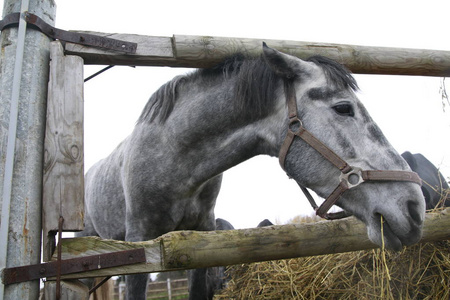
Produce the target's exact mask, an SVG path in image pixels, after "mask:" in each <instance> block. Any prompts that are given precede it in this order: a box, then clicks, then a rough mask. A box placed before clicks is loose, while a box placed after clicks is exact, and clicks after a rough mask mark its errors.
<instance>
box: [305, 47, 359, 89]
mask: <svg viewBox="0 0 450 300" xmlns="http://www.w3.org/2000/svg"><path fill="white" fill-rule="evenodd" d="M307 61H310V62H313V63H315V64H316V65H318V66H319V67H321V68H322V70H323V71H324V72H325V75H326V76H327V79H328V80H329V81H331V82H333V83H334V84H336V85H337V86H338V87H339V88H343V89H346V88H351V89H352V90H353V91H357V90H358V89H359V87H358V83H357V82H356V80H355V78H354V77H353V76H352V74H351V73H350V71H349V70H348V69H347V68H346V67H344V66H343V65H341V64H340V63H338V62H336V61H334V60H332V59H329V58H328V57H325V56H321V55H315V56H311V57H310V58H308V59H307Z"/></svg>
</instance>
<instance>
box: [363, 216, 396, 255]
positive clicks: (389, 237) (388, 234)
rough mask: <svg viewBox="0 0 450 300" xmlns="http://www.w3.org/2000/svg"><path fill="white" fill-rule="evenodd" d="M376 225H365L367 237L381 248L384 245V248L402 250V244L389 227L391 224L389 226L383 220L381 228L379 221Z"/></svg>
mask: <svg viewBox="0 0 450 300" xmlns="http://www.w3.org/2000/svg"><path fill="white" fill-rule="evenodd" d="M377 225H378V226H376V225H375V226H376V227H375V226H368V227H367V235H368V236H369V239H370V240H371V241H372V242H373V243H375V244H377V245H378V246H380V247H381V248H383V247H385V248H386V249H390V250H395V251H400V250H402V248H403V245H404V244H403V242H402V240H401V239H400V238H399V237H398V236H397V235H396V234H395V233H394V231H393V230H392V229H391V226H389V224H388V223H387V222H383V228H381V222H379V223H378V224H377Z"/></svg>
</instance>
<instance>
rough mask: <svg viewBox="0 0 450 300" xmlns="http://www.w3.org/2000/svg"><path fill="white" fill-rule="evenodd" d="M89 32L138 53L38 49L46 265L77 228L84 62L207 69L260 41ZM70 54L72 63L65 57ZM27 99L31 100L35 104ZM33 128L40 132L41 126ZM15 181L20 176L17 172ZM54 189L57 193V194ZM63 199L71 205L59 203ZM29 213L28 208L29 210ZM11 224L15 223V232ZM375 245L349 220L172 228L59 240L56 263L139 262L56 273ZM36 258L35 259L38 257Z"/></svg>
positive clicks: (366, 58) (356, 53)
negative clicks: (86, 259) (91, 258)
mask: <svg viewBox="0 0 450 300" xmlns="http://www.w3.org/2000/svg"><path fill="white" fill-rule="evenodd" d="M35 2H37V1H35ZM51 2H52V1H51ZM36 5H38V4H36ZM11 7H12V6H11ZM47 10H48V9H47ZM45 14H47V13H43V15H45ZM96 34H98V35H103V36H106V35H107V36H108V37H110V38H116V39H120V40H125V41H132V42H137V43H138V48H137V52H136V53H135V54H126V55H125V54H121V53H119V52H116V51H107V50H99V49H95V48H89V47H85V46H80V45H78V44H72V43H66V45H65V49H64V51H63V50H62V49H63V48H62V47H61V45H60V44H59V42H58V41H57V42H53V44H52V46H51V47H50V49H48V48H47V46H45V49H41V50H42V53H47V51H48V50H51V56H52V57H51V64H52V65H51V67H50V70H51V71H50V79H49V86H48V88H49V105H48V106H47V107H48V110H47V120H48V127H47V130H48V132H47V137H48V138H47V139H46V142H45V151H44V153H37V154H36V155H34V154H33V155H34V156H35V157H36V159H41V158H42V157H45V162H44V172H45V178H44V184H43V186H44V187H43V189H44V190H43V195H44V201H43V219H44V220H43V224H44V232H43V234H44V239H45V242H44V259H45V260H49V259H55V257H54V256H53V257H51V254H52V253H53V250H54V234H55V231H56V230H57V229H58V228H60V229H61V230H63V231H72V230H81V229H82V223H83V196H82V195H83V192H82V191H83V179H82V173H83V172H82V170H83V153H82V151H83V145H82V142H83V132H82V130H81V129H82V124H83V115H82V112H83V108H82V102H83V99H82V64H83V62H84V63H85V64H108V65H133V66H172V67H209V66H212V65H214V64H215V63H217V62H219V61H221V60H222V59H223V58H224V57H225V56H227V55H229V54H231V53H233V52H236V51H241V52H244V53H247V54H249V55H258V54H259V53H260V51H261V44H262V40H255V39H236V38H221V37H211V36H182V35H176V36H173V37H149V36H139V35H124V34H106V33H96ZM2 35H3V33H2ZM265 42H267V44H269V45H270V46H271V47H273V48H276V49H279V50H281V51H284V52H286V53H290V54H292V55H294V56H298V57H300V58H304V57H308V56H310V55H313V54H322V55H325V56H328V57H330V58H332V59H335V60H336V61H338V62H340V63H342V64H344V65H346V66H347V67H348V68H349V69H350V70H351V71H353V72H354V73H365V74H402V75H422V76H449V75H450V52H449V51H434V50H417V49H399V48H384V47H362V46H354V45H338V44H324V43H306V42H295V41H277V40H265ZM42 47H44V46H42ZM68 55H74V56H76V57H69V56H68ZM80 57H81V58H82V59H80ZM44 71H45V70H44ZM44 71H43V72H44ZM44 73H45V72H44ZM42 82H43V84H44V85H45V84H47V80H46V78H44V79H43V80H42ZM53 100H55V101H59V100H61V101H62V102H52V101H53ZM28 102H29V103H33V101H28ZM75 102H76V103H75ZM41 107H43V106H41ZM30 110H31V109H30ZM38 131H42V132H43V128H42V130H38ZM56 145H62V147H59V146H58V147H56ZM24 153H25V152H24ZM44 154H45V155H44ZM24 155H25V154H24ZM27 155H28V152H27ZM28 156H29V157H27V159H28V158H29V159H33V156H32V155H31V154H30V155H28ZM23 160H25V158H24V159H23ZM55 166H57V167H55ZM62 169H64V172H63V173H61V170H62ZM16 177H17V178H22V177H24V176H22V177H21V176H16ZM27 178H28V177H27ZM30 178H31V177H30ZM33 180H34V181H35V179H33V178H31V179H29V181H30V182H33ZM60 187H62V189H61V188H60ZM56 188H57V189H56ZM55 191H64V192H63V193H59V192H55ZM67 199H72V200H71V201H67ZM39 203H40V202H39ZM27 210H30V211H34V210H31V209H27ZM67 212H69V214H68V215H67V214H66V213H67ZM36 213H38V214H39V213H40V212H39V211H36ZM62 214H66V216H64V220H65V222H63V223H62V224H61V223H58V222H57V221H58V220H57V217H59V216H61V215H62ZM25 219H27V218H25ZM16 227H17V226H16ZM18 228H19V229H20V228H22V227H21V226H18ZM23 228H25V226H23ZM449 238H450V212H449V209H447V210H445V211H442V212H439V213H434V214H429V215H428V216H427V219H426V221H425V229H424V237H423V240H422V241H423V242H425V241H433V240H440V239H449ZM35 240H39V239H35ZM19 244H20V242H19ZM25 244H27V242H25ZM374 247H376V246H375V245H374V244H372V243H371V242H370V241H369V240H368V238H367V235H366V229H365V227H364V225H363V224H362V223H361V222H359V221H357V220H355V219H348V220H341V221H333V222H320V223H317V224H313V225H311V224H307V225H285V226H270V227H267V228H256V229H247V230H235V231H223V232H194V231H185V232H171V233H168V234H165V235H163V236H162V237H160V238H158V239H155V240H152V241H146V242H140V243H125V242H120V241H108V240H100V239H95V238H82V239H65V240H63V241H62V248H63V249H62V250H63V252H62V254H63V259H66V258H74V257H80V256H84V255H93V254H101V253H108V252H114V251H119V250H126V249H135V248H145V255H146V262H145V263H140V264H135V265H131V266H120V267H113V268H109V269H99V270H95V271H90V272H85V273H79V274H72V275H65V276H64V278H65V279H69V278H82V277H97V276H106V275H118V274H131V273H140V272H159V271H166V270H173V269H187V268H198V267H210V266H218V265H229V264H237V263H246V262H255V261H264V260H272V259H282V258H291V257H300V256H308V255H319V254H327V253H336V252H343V251H353V250H360V249H369V248H374ZM32 252H33V251H32ZM34 252H36V253H37V252H39V251H34ZM54 286H55V284H54V282H51V281H47V282H46V288H47V289H46V290H47V291H50V290H51V289H52V288H54ZM63 286H64V288H65V289H67V290H72V291H73V293H77V294H80V293H85V288H84V287H79V286H76V285H72V283H70V282H69V281H65V282H63ZM36 287H37V285H36ZM18 289H20V288H18ZM33 293H35V292H33ZM50 295H51V293H48V294H47V297H50Z"/></svg>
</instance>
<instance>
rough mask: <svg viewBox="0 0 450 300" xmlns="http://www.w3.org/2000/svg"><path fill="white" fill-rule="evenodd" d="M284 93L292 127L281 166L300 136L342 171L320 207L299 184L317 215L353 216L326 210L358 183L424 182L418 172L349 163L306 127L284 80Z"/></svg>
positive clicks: (290, 89) (280, 155) (291, 87)
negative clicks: (337, 182)
mask: <svg viewBox="0 0 450 300" xmlns="http://www.w3.org/2000/svg"><path fill="white" fill-rule="evenodd" d="M285 93H286V101H287V105H288V113H289V127H288V131H287V135H286V138H285V139H284V142H283V144H282V146H281V148H280V153H279V155H278V157H279V161H280V165H281V167H282V168H283V170H285V168H284V164H285V160H286V156H287V154H288V152H289V148H290V147H291V144H292V142H293V141H294V138H295V137H296V136H297V137H300V138H301V139H302V140H303V141H305V142H306V143H307V144H308V145H310V146H311V147H312V148H314V149H315V150H316V151H317V152H319V153H320V154H321V155H322V156H323V157H324V158H325V159H327V160H328V161H329V162H331V163H332V164H333V165H334V166H335V167H337V168H338V169H339V170H340V171H341V174H340V176H339V181H340V183H339V185H338V186H337V187H336V188H335V190H334V191H333V192H332V193H331V194H330V195H329V196H328V197H327V198H326V199H325V201H324V202H323V203H322V205H321V206H320V207H318V206H317V204H316V203H315V201H314V198H313V197H312V196H311V194H310V193H309V192H308V190H307V189H306V188H305V187H303V186H300V188H301V189H302V191H303V192H304V193H305V195H306V197H307V198H308V200H309V202H310V203H311V205H312V207H313V208H314V209H315V211H316V214H317V215H318V216H320V217H322V218H324V219H341V218H344V217H347V216H350V215H351V214H349V213H347V212H345V211H343V212H338V213H327V212H328V210H329V209H330V208H331V207H332V206H333V205H334V204H335V203H336V201H337V200H338V199H339V197H340V196H341V195H342V194H343V193H344V192H345V191H347V190H349V189H352V188H354V187H357V186H358V185H360V184H361V183H363V182H366V181H403V182H413V183H416V184H418V185H422V180H421V179H420V177H419V175H417V173H415V172H409V171H393V170H362V169H361V168H358V167H354V166H350V165H349V164H348V163H347V162H346V161H345V160H343V159H342V158H341V157H339V156H338V155H337V154H336V153H334V152H333V150H331V149H330V148H328V147H327V146H326V145H325V144H323V143H322V142H321V141H319V140H318V139H317V138H316V137H315V136H314V135H313V134H311V133H310V132H309V131H307V130H306V129H305V128H304V127H303V124H302V121H301V120H300V119H299V118H298V116H297V100H296V96H295V88H294V85H293V83H292V82H291V81H285ZM285 171H286V170H285Z"/></svg>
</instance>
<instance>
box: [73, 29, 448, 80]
mask: <svg viewBox="0 0 450 300" xmlns="http://www.w3.org/2000/svg"><path fill="white" fill-rule="evenodd" d="M89 33H91V34H97V35H103V36H108V37H111V38H115V39H122V40H125V41H130V42H136V43H138V48H137V53H136V54H121V53H118V52H114V51H107V50H100V49H94V48H89V47H85V46H81V45H75V44H71V43H67V44H66V51H67V53H68V54H73V55H78V56H81V57H83V59H84V61H85V63H86V64H108V65H111V64H114V65H133V66H169V67H193V68H205V67H211V66H213V65H214V64H216V63H217V62H220V61H221V60H222V59H223V58H224V57H226V56H228V55H230V54H232V53H234V52H236V51H242V52H246V53H248V54H251V55H259V54H260V53H261V44H262V41H265V42H266V43H267V44H268V45H269V46H271V47H273V48H276V49H278V50H281V51H283V52H286V53H290V54H292V55H294V56H297V57H300V58H307V57H309V56H312V55H316V54H320V55H324V56H327V57H329V58H332V59H334V60H336V61H338V62H340V63H342V64H344V65H346V66H347V67H348V68H349V69H350V70H351V71H352V72H354V73H359V74H391V75H422V76H449V75H450V51H437V50H425V49H406V48H390V47H368V46H357V45H345V44H330V43H311V42H299V41H282V40H268V39H266V40H262V39H247V38H231V37H212V36H186V35H175V36H173V37H151V36H142V35H135V34H133V35H132V34H129V35H127V34H106V33H98V32H89Z"/></svg>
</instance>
